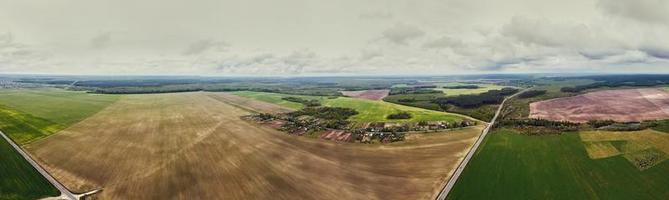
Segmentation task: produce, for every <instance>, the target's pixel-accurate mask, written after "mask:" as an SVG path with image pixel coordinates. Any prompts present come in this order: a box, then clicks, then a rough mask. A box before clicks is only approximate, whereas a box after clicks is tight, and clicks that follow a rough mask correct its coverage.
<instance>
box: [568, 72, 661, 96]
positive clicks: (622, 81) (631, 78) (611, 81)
mask: <svg viewBox="0 0 669 200" xmlns="http://www.w3.org/2000/svg"><path fill="white" fill-rule="evenodd" d="M591 78H592V79H594V80H596V81H598V82H595V83H591V84H587V85H579V86H574V87H563V88H560V91H562V92H572V93H576V92H582V91H584V90H588V89H595V88H601V87H623V86H628V87H650V86H656V85H664V84H669V75H624V76H601V77H600V76H596V77H591Z"/></svg>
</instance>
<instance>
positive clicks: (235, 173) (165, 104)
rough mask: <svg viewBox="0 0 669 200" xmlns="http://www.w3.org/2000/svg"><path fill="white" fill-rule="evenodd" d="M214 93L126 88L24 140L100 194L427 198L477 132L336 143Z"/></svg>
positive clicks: (74, 183)
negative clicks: (84, 115)
mask: <svg viewBox="0 0 669 200" xmlns="http://www.w3.org/2000/svg"><path fill="white" fill-rule="evenodd" d="M212 95H213V96H212ZM215 95H219V94H217V93H201V92H198V93H178V94H151V95H129V96H125V97H124V98H122V99H121V100H119V101H118V102H116V103H115V104H113V105H111V106H109V107H107V108H106V109H104V110H102V111H101V112H99V113H97V114H96V115H94V116H92V117H90V118H88V119H86V120H84V121H82V122H80V123H78V124H76V125H74V126H71V127H69V128H67V129H66V130H64V131H63V132H60V133H58V134H56V135H53V136H52V137H49V138H47V139H45V140H41V141H38V142H36V143H33V144H31V145H29V146H28V147H27V148H28V149H29V151H31V152H32V154H33V155H34V156H35V157H36V159H37V160H38V161H39V162H41V164H42V165H43V166H45V168H47V170H48V171H49V172H50V173H52V174H53V176H54V177H56V178H57V179H58V180H59V181H61V182H62V183H63V184H64V185H66V186H67V187H68V188H70V189H71V190H74V191H87V190H90V189H94V188H100V187H101V188H103V189H104V190H103V191H102V192H101V193H99V194H98V195H96V196H95V197H94V198H97V199H425V198H429V197H430V196H432V195H433V194H434V193H435V192H436V191H437V190H439V189H440V188H439V186H440V185H441V184H442V183H443V182H444V181H445V180H446V179H447V178H448V175H449V174H450V173H451V170H452V169H453V167H454V165H455V164H457V163H458V162H459V161H460V159H461V158H462V156H463V155H464V153H465V152H466V151H467V150H468V149H469V147H470V146H471V144H472V143H473V142H474V140H475V139H476V138H477V136H478V135H479V133H480V130H481V129H480V128H478V127H477V128H472V129H463V130H462V131H456V132H451V133H447V134H445V133H434V134H426V135H421V137H411V138H410V139H408V141H407V142H406V143H404V144H392V145H386V146H378V145H377V146H369V145H362V144H339V143H335V142H328V141H322V140H317V139H309V138H304V137H297V136H290V135H287V134H284V133H281V132H278V131H275V130H272V129H269V128H267V127H263V126H258V125H256V124H254V123H253V122H247V121H243V120H241V119H240V116H243V115H247V114H248V113H249V112H248V111H247V110H245V109H241V108H239V107H236V106H233V105H230V104H227V103H224V102H225V98H216V96H215Z"/></svg>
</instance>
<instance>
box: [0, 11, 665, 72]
mask: <svg viewBox="0 0 669 200" xmlns="http://www.w3.org/2000/svg"><path fill="white" fill-rule="evenodd" d="M668 13H669V1H666V0H541V1H539V0H505V1H498V0H364V1H361V0H336V1H331V0H319V1H316V0H281V1H276V0H264V1H263V0H192V1H185V0H183V1H175V0H141V1H137V0H106V1H100V0H51V1H41V0H0V73H44V74H103V75H109V74H114V75H124V74H160V75H318V74H328V75H331V74H342V75H346V74H352V75H363V74H364V75H368V74H400V75H402V74H463V73H515V72H575V73H580V72H609V73H624V72H636V73H653V72H654V73H658V72H662V73H669V14H668Z"/></svg>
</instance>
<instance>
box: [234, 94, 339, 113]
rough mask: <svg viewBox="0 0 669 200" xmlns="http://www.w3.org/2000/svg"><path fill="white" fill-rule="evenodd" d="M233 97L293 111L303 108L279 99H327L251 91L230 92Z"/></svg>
mask: <svg viewBox="0 0 669 200" xmlns="http://www.w3.org/2000/svg"><path fill="white" fill-rule="evenodd" d="M231 93H232V94H234V95H237V96H242V97H246V98H251V99H255V100H259V101H264V102H267V103H273V104H276V105H280V106H283V107H286V108H292V109H295V110H299V109H302V108H304V105H302V104H301V103H297V102H292V101H286V100H283V99H281V98H283V97H299V98H302V99H307V100H311V99H317V100H323V99H327V97H322V96H306V95H288V94H278V93H269V92H252V91H238V92H231Z"/></svg>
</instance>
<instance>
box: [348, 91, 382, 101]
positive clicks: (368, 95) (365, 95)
mask: <svg viewBox="0 0 669 200" xmlns="http://www.w3.org/2000/svg"><path fill="white" fill-rule="evenodd" d="M389 92H390V90H361V91H342V92H341V93H342V94H343V95H344V96H348V97H355V98H361V99H369V100H375V101H378V100H381V99H383V98H385V97H386V96H388V93H389Z"/></svg>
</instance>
